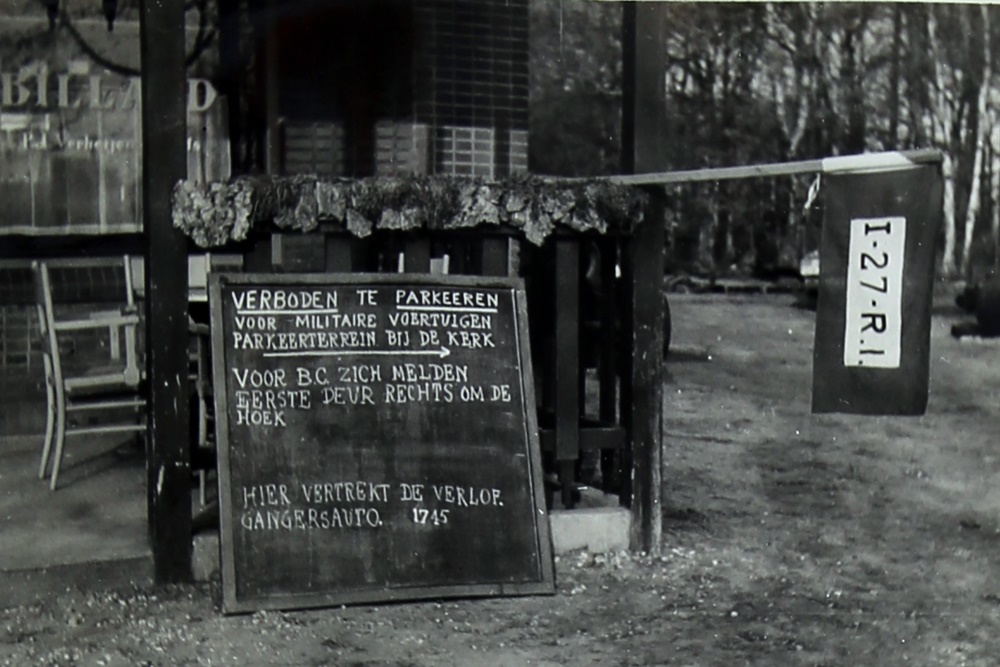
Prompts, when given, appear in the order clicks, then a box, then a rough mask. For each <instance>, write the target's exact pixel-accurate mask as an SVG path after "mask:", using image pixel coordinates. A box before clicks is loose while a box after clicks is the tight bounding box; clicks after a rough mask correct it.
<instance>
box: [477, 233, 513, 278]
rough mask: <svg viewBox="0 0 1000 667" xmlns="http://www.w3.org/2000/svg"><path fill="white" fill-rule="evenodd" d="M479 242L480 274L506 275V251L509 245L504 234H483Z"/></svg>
mask: <svg viewBox="0 0 1000 667" xmlns="http://www.w3.org/2000/svg"><path fill="white" fill-rule="evenodd" d="M480 243H481V245H480V252H481V253H482V264H481V270H482V275H484V276H506V275H508V252H509V246H510V242H509V240H508V238H507V237H506V236H492V235H484V236H483V237H482V240H481V242H480Z"/></svg>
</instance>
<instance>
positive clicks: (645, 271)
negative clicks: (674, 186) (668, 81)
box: [621, 2, 670, 553]
mask: <svg viewBox="0 0 1000 667" xmlns="http://www.w3.org/2000/svg"><path fill="white" fill-rule="evenodd" d="M668 9H669V7H668V6H667V5H666V4H665V3H660V2H629V3H627V4H625V6H624V9H623V24H622V25H623V35H622V65H623V70H624V71H623V99H622V138H623V144H622V168H623V171H624V172H625V173H632V174H634V173H644V172H654V171H657V170H659V169H662V168H663V166H664V163H665V161H666V157H667V155H668V151H669V150H670V146H669V143H668V142H667V132H666V129H667V128H666V89H665V84H664V80H663V62H664V48H665V46H664V45H665V43H666V41H667V10H668ZM650 195H651V202H650V205H649V207H648V210H647V211H646V215H645V218H644V220H643V221H642V223H641V224H639V225H638V227H637V229H636V230H635V231H634V232H633V235H632V238H631V239H630V241H629V244H628V245H629V253H628V254H629V259H628V262H627V264H628V279H627V280H628V283H627V284H628V290H629V291H630V299H629V300H630V311H631V312H630V318H629V319H630V320H631V322H630V326H629V328H630V330H631V331H630V334H631V341H632V344H631V348H632V354H631V355H630V358H629V361H628V367H629V368H628V374H627V375H623V377H624V382H623V383H622V384H623V388H622V389H623V391H622V392H621V394H622V401H623V405H622V408H623V417H624V421H626V425H627V428H628V429H629V447H628V451H627V452H626V456H623V459H625V462H627V464H628V466H629V467H628V469H626V470H623V474H622V475H621V477H622V486H623V487H626V490H627V493H628V496H627V498H628V502H629V507H630V509H631V512H632V534H631V539H630V543H631V547H632V549H635V550H642V551H646V552H651V553H658V552H659V550H660V548H661V538H662V532H663V527H662V517H661V516H660V507H661V502H660V500H661V494H662V492H663V489H662V475H663V471H662V467H661V466H662V446H663V443H662V432H663V427H662V423H661V420H662V417H663V414H662V413H663V403H662V400H661V399H662V395H663V386H662V383H663V370H662V356H661V355H662V353H663V305H662V294H661V289H662V288H661V283H662V276H663V259H664V248H663V240H664V230H663V226H664V221H663V216H664V209H665V205H664V199H663V195H664V193H663V189H662V188H656V189H655V190H654V189H650ZM624 385H628V388H627V390H626V387H625V386H624ZM625 411H627V415H626V413H625ZM626 481H627V483H626ZM623 495H624V492H623Z"/></svg>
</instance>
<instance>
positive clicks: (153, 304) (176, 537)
mask: <svg viewBox="0 0 1000 667" xmlns="http://www.w3.org/2000/svg"><path fill="white" fill-rule="evenodd" d="M139 11H140V52H141V57H142V63H143V68H142V153H143V154H142V192H143V220H144V221H145V245H146V253H145V262H146V272H145V274H146V275H145V280H146V290H145V292H146V302H145V303H146V340H147V344H146V359H147V372H148V378H149V383H148V384H149V403H148V405H149V407H148V412H149V437H148V439H147V449H148V455H147V459H146V469H147V479H146V484H147V493H148V516H149V532H150V541H151V543H152V549H153V567H154V576H155V579H156V581H157V582H159V583H169V582H180V581H188V580H190V579H191V466H190V453H189V449H188V445H189V437H188V434H189V428H188V427H189V419H190V415H189V410H188V351H187V343H188V328H187V324H188V323H187V292H188V285H187V238H186V237H185V236H184V234H183V233H182V232H181V231H180V230H177V229H174V227H173V224H172V220H171V196H172V192H173V187H174V183H176V182H177V181H179V180H181V179H183V178H184V177H185V176H186V170H187V155H186V151H185V140H186V136H187V133H186V110H185V93H186V81H185V69H184V57H185V55H184V7H183V5H182V3H177V2H162V3H158V2H144V3H142V4H141V6H140V10H139Z"/></svg>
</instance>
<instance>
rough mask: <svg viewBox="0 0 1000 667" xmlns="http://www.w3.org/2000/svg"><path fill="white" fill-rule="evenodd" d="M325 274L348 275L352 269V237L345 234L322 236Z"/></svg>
mask: <svg viewBox="0 0 1000 667" xmlns="http://www.w3.org/2000/svg"><path fill="white" fill-rule="evenodd" d="M323 238H324V241H323V242H324V244H325V245H326V272H327V273H350V272H351V270H352V269H353V268H354V259H353V258H354V244H353V243H352V241H353V239H354V237H353V236H349V235H347V234H324V235H323Z"/></svg>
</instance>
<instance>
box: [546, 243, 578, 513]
mask: <svg viewBox="0 0 1000 667" xmlns="http://www.w3.org/2000/svg"><path fill="white" fill-rule="evenodd" d="M555 245H556V275H555V285H554V289H555V302H556V313H555V315H556V335H555V348H556V349H555V364H554V368H553V370H554V372H555V382H554V383H553V384H554V386H555V413H556V414H555V418H556V424H555V426H556V462H557V464H558V466H559V484H560V487H561V491H562V504H563V507H565V508H567V509H570V508H572V507H573V506H574V504H575V502H576V500H575V497H574V492H575V490H576V489H575V485H576V463H577V459H579V458H580V240H579V238H577V237H569V236H567V237H559V238H556V239H555Z"/></svg>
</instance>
